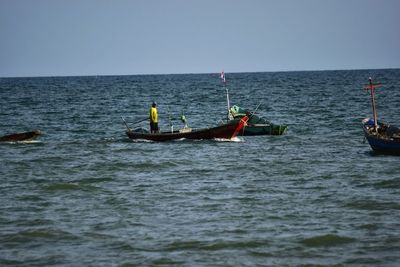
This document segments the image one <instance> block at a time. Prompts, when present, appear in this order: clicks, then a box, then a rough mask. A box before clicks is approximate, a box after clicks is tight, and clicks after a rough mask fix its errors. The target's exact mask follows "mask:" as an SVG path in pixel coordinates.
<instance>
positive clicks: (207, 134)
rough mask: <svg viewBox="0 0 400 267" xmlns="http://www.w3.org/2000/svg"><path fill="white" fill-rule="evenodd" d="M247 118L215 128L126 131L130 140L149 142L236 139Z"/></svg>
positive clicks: (139, 129)
mask: <svg viewBox="0 0 400 267" xmlns="http://www.w3.org/2000/svg"><path fill="white" fill-rule="evenodd" d="M248 119H249V117H247V116H245V117H243V118H242V119H240V120H236V121H232V122H228V123H226V124H222V125H219V126H216V127H211V128H202V129H192V128H187V127H186V128H182V129H181V130H178V131H165V132H160V133H150V132H148V131H147V130H145V129H143V128H138V129H135V130H131V129H130V128H128V130H127V131H126V134H127V136H128V137H129V138H130V139H144V140H151V141H171V140H177V139H182V138H184V139H232V138H234V137H236V136H237V135H238V134H239V133H240V131H241V130H242V129H243V127H244V126H245V125H246V122H247V121H248Z"/></svg>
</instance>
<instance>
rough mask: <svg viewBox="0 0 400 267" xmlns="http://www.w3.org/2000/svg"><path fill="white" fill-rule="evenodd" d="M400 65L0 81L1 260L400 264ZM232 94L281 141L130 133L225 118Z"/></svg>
mask: <svg viewBox="0 0 400 267" xmlns="http://www.w3.org/2000/svg"><path fill="white" fill-rule="evenodd" d="M369 77H371V78H372V80H373V82H374V83H382V85H383V86H382V87H381V88H379V89H377V90H376V92H375V96H376V102H377V103H376V104H377V114H378V118H379V120H381V121H384V122H386V123H389V124H392V125H398V126H400V112H399V107H400V69H380V70H339V71H299V72H260V73H226V83H225V84H224V83H222V82H221V80H220V78H219V74H218V73H210V74H173V75H132V76H82V77H36V78H1V79H0V135H6V134H10V133H15V132H24V131H31V130H35V129H38V130H40V131H41V132H42V135H41V136H40V137H39V138H38V139H37V140H35V141H30V142H25V143H1V144H0V182H1V183H0V203H1V205H0V266H126V267H127V266H400V253H399V251H400V157H398V156H397V157H396V156H387V155H379V154H375V153H374V152H372V150H371V148H370V146H369V144H368V143H367V142H365V140H364V136H363V130H362V127H361V121H362V119H363V118H365V117H372V108H371V96H370V92H369V91H365V90H364V89H363V87H364V85H366V84H368V78H369ZM227 92H229V98H230V104H231V105H238V106H240V107H243V108H246V109H249V110H252V111H254V110H256V112H257V114H258V115H259V116H261V117H263V118H266V119H267V120H269V121H270V122H272V123H275V124H282V125H287V126H288V131H287V133H286V134H284V135H281V136H268V135H266V136H244V137H238V138H235V139H234V140H197V141H193V140H192V141H191V140H176V141H170V142H161V143H158V142H150V141H145V140H138V141H132V140H130V139H129V138H128V137H127V136H126V133H125V132H126V125H125V124H124V122H123V120H122V118H124V119H125V121H126V123H127V125H128V127H130V128H136V127H142V128H145V129H148V128H149V122H148V121H143V122H139V121H141V120H143V119H146V117H148V113H149V109H150V106H151V103H152V102H153V101H156V102H157V107H158V114H159V120H160V122H159V125H160V128H161V130H169V129H170V127H171V126H173V127H174V129H179V128H181V127H183V123H182V122H181V121H180V119H179V118H180V116H181V115H182V114H184V115H185V116H186V119H187V121H188V125H189V127H192V128H204V127H212V126H216V125H218V124H220V123H222V122H223V121H225V120H226V114H227Z"/></svg>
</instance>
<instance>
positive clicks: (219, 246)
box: [166, 240, 269, 251]
mask: <svg viewBox="0 0 400 267" xmlns="http://www.w3.org/2000/svg"><path fill="white" fill-rule="evenodd" d="M267 245H269V242H268V241H265V240H248V241H235V240H215V241H210V242H205V241H195V240H193V241H183V242H181V241H179V242H172V243H171V244H169V245H168V246H167V248H166V250H168V251H176V250H187V249H194V250H210V251H217V250H224V249H248V248H258V247H264V246H267Z"/></svg>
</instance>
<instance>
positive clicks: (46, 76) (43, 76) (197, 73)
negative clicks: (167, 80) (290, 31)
mask: <svg viewBox="0 0 400 267" xmlns="http://www.w3.org/2000/svg"><path fill="white" fill-rule="evenodd" d="M397 69H400V67H387V68H355V69H309V70H307V69H306V70H277V71H231V72H226V71H225V73H227V74H230V73H231V74H245V73H282V72H322V71H360V70H397ZM214 73H215V74H219V73H220V71H219V72H186V73H137V74H87V75H85V74H83V75H37V76H0V79H16V78H67V77H98V76H101V77H112V76H152V75H160V76H161V75H206V74H214Z"/></svg>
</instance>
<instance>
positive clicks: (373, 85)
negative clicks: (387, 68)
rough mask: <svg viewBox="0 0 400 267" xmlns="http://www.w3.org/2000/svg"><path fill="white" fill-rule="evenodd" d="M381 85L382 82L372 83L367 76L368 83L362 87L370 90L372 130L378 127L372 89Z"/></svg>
mask: <svg viewBox="0 0 400 267" xmlns="http://www.w3.org/2000/svg"><path fill="white" fill-rule="evenodd" d="M381 86H382V84H373V83H372V78H371V77H369V84H368V85H366V86H365V87H364V89H365V90H370V91H371V103H372V112H373V116H374V130H375V131H377V129H378V115H377V114H376V106H375V94H374V90H375V89H376V88H379V87H381Z"/></svg>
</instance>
